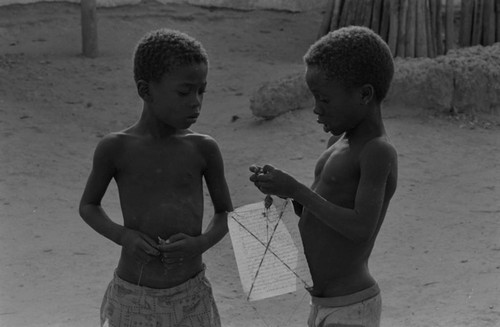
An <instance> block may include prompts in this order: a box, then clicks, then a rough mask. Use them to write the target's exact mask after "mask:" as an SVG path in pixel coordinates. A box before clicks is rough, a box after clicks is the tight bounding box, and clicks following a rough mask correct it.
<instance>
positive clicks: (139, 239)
mask: <svg viewBox="0 0 500 327" xmlns="http://www.w3.org/2000/svg"><path fill="white" fill-rule="evenodd" d="M207 73H208V56H207V54H206V51H205V50H204V49H203V47H202V45H201V44H200V43H199V42H198V41H196V40H195V39H193V38H192V37H190V36H188V35H186V34H184V33H181V32H178V31H174V30H168V29H161V30H157V31H153V32H150V33H148V34H147V35H145V36H144V37H143V39H142V40H141V41H140V42H139V44H138V46H137V48H136V51H135V57H134V78H135V82H136V87H137V92H138V94H139V96H140V97H141V99H142V100H143V108H142V114H141V116H140V118H139V120H138V121H137V122H136V123H135V124H133V125H132V126H130V127H128V128H126V129H124V130H122V131H120V132H116V133H111V134H108V135H106V136H105V137H104V138H103V139H102V140H101V141H100V142H99V144H98V145H97V148H96V150H95V153H94V159H93V165H92V170H91V173H90V176H89V178H88V181H87V185H86V187H85V190H84V193H83V195H82V199H81V201H80V215H81V216H82V218H83V219H84V220H85V222H86V223H87V224H88V225H90V226H91V227H92V228H93V229H94V230H96V231H97V232H98V233H100V234H101V235H103V236H104V237H106V238H108V239H109V240H111V241H113V242H115V243H116V244H118V245H120V246H121V247H122V249H121V255H120V260H119V263H118V267H117V268H116V271H115V274H114V277H113V279H112V281H111V282H110V284H109V286H108V288H107V290H106V293H105V295H104V299H103V302H102V305H101V326H114V327H118V326H119V327H127V326H164V327H166V326H181V325H182V326H215V327H218V326H220V318H219V313H218V310H217V306H216V304H215V301H214V298H213V294H212V288H211V286H210V283H209V281H208V280H207V278H206V277H205V265H204V263H203V260H202V254H203V253H204V252H205V251H207V250H208V249H209V248H211V247H212V246H214V245H215V244H216V243H217V242H219V241H220V240H221V239H222V238H223V237H224V235H226V233H227V231H228V227H227V213H228V212H230V211H232V210H233V207H232V203H231V198H230V195H229V190H228V186H227V183H226V179H225V175H224V165H223V161H222V155H221V153H220V150H219V147H218V145H217V142H216V141H215V140H214V139H213V138H212V137H210V136H208V135H203V134H199V133H196V132H194V131H192V130H191V129H190V127H191V125H193V124H194V123H195V122H196V120H197V118H198V116H199V114H200V110H201V105H202V101H203V94H204V92H205V88H206V84H207V81H206V78H207ZM112 179H114V180H115V182H116V184H117V186H118V191H119V196H120V204H121V209H122V214H123V225H120V224H117V223H115V222H114V221H113V220H111V219H110V218H109V217H108V215H107V214H106V212H105V211H104V209H103V208H102V206H101V200H102V198H103V196H104V194H105V192H106V190H107V188H108V185H109V183H110V182H111V180H112ZM203 179H204V180H205V183H206V186H207V188H208V191H209V194H210V197H211V200H212V203H213V207H214V215H213V217H212V219H211V221H210V222H209V224H208V226H207V228H206V230H205V231H204V232H202V220H203V202H204V195H203V193H204V192H203Z"/></svg>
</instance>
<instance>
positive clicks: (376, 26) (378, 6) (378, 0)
mask: <svg viewBox="0 0 500 327" xmlns="http://www.w3.org/2000/svg"><path fill="white" fill-rule="evenodd" d="M382 4H383V1H382V0H375V1H374V2H373V11H372V22H371V25H370V28H371V29H372V30H373V31H374V32H375V33H377V34H378V33H380V18H381V14H380V13H381V12H382Z"/></svg>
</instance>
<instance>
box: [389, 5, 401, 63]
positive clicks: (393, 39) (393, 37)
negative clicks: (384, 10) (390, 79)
mask: <svg viewBox="0 0 500 327" xmlns="http://www.w3.org/2000/svg"><path fill="white" fill-rule="evenodd" d="M398 29H399V0H391V4H390V22H389V42H388V45H389V49H391V52H392V55H393V56H394V57H395V56H396V51H397V46H398Z"/></svg>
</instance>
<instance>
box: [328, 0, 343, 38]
mask: <svg viewBox="0 0 500 327" xmlns="http://www.w3.org/2000/svg"><path fill="white" fill-rule="evenodd" d="M343 2H344V0H335V5H334V6H333V13H332V21H331V23H330V31H335V30H336V29H337V28H339V24H340V13H341V12H342V7H343Z"/></svg>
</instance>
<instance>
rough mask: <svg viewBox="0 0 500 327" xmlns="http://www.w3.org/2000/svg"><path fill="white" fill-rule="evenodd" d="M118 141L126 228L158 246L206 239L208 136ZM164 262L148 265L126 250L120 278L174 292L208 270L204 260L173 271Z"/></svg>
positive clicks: (118, 171) (193, 260) (176, 266)
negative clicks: (176, 238)
mask: <svg viewBox="0 0 500 327" xmlns="http://www.w3.org/2000/svg"><path fill="white" fill-rule="evenodd" d="M117 137H118V138H119V140H120V141H119V142H118V143H119V149H118V151H117V156H116V162H115V166H116V175H115V180H116V183H117V185H118V190H119V194H120V203H121V207H122V212H123V220H124V226H125V227H127V228H129V229H133V230H136V231H139V232H142V233H144V234H146V235H148V236H149V237H151V238H152V239H153V240H158V237H161V238H162V239H164V240H167V239H168V238H169V237H170V236H172V235H174V234H177V233H185V234H187V235H190V236H197V235H200V234H201V229H202V219H203V184H202V175H203V170H204V164H205V160H204V158H203V155H202V153H201V152H200V150H199V146H200V144H199V143H200V140H201V138H202V136H200V135H197V134H192V133H183V134H180V135H173V136H170V137H168V138H161V139H155V138H152V137H150V136H143V135H137V134H134V133H130V132H129V131H125V132H123V133H120V134H118V135H117ZM160 258H161V256H158V257H155V258H154V259H153V260H152V261H150V262H149V263H147V264H145V265H142V264H140V263H138V262H137V261H136V260H135V259H134V258H133V257H130V256H129V255H127V253H126V252H125V251H124V250H122V253H121V257H120V262H119V264H118V268H117V274H118V276H119V277H121V278H122V279H124V280H126V281H129V282H131V283H139V282H140V284H141V285H143V286H147V287H153V288H169V287H172V286H175V285H178V284H180V283H182V282H184V281H186V280H187V279H189V278H191V277H193V276H194V275H195V274H196V273H198V272H199V271H200V270H201V269H202V260H201V256H197V257H194V258H190V259H187V260H184V261H183V262H182V263H173V264H169V265H168V266H165V265H164V264H163V263H162V262H161V260H160ZM139 279H140V281H139Z"/></svg>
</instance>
